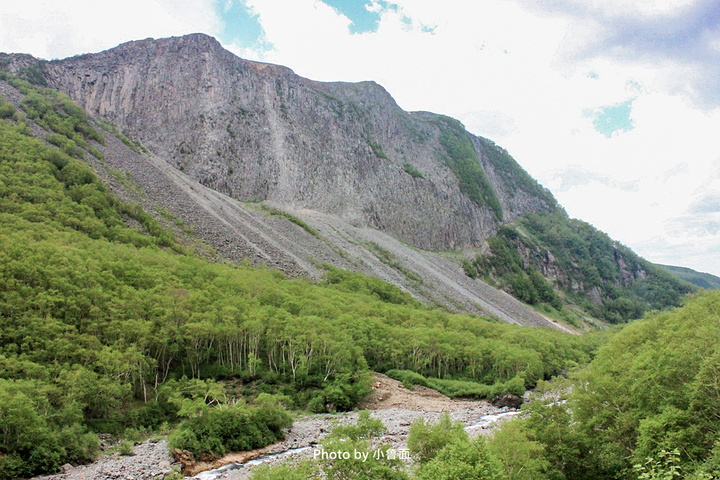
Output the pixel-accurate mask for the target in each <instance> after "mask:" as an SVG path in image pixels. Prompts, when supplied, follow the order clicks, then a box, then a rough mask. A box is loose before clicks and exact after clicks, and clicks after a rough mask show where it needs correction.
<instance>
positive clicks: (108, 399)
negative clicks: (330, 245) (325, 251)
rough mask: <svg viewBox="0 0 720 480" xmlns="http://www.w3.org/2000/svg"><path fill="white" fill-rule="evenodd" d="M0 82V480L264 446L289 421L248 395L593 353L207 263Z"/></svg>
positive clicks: (377, 292) (487, 370)
mask: <svg viewBox="0 0 720 480" xmlns="http://www.w3.org/2000/svg"><path fill="white" fill-rule="evenodd" d="M5 78H6V79H8V80H9V81H11V82H12V83H13V85H15V86H16V87H17V88H18V89H19V91H20V92H22V93H23V95H24V98H25V99H24V100H23V101H21V102H19V104H18V106H14V105H13V104H11V103H10V102H8V101H6V100H2V105H0V112H2V117H3V119H2V120H0V478H14V477H22V476H30V475H33V474H38V473H43V472H52V471H55V470H56V469H57V468H58V467H59V466H60V465H62V464H63V463H66V462H82V461H87V460H89V459H91V458H92V457H93V455H94V454H95V452H96V447H97V443H96V437H95V436H94V434H95V433H97V432H110V433H114V434H120V435H122V432H123V431H124V430H125V429H128V428H135V429H138V428H143V429H147V428H150V429H152V428H157V427H158V426H159V425H160V424H161V423H162V422H169V423H170V424H171V425H173V424H176V423H177V422H179V421H180V420H182V423H181V424H180V427H179V428H178V430H177V431H176V433H175V434H174V435H173V436H172V437H171V439H172V441H173V442H174V445H177V446H180V447H183V448H188V449H190V450H192V451H194V452H196V453H197V454H200V453H208V454H210V455H216V454H220V453H222V452H223V451H224V449H226V448H233V446H234V447H238V446H242V445H251V446H256V445H257V444H258V443H257V442H261V443H267V442H270V441H274V440H275V439H276V438H278V436H279V435H281V427H282V426H284V425H286V423H287V417H286V414H285V413H283V408H282V407H281V406H280V405H279V403H278V401H279V400H278V399H273V398H269V397H267V396H265V395H261V394H263V393H283V394H285V395H287V399H286V401H287V402H289V405H290V406H292V407H293V408H308V409H310V410H314V411H325V410H343V409H349V408H352V407H353V406H354V405H355V404H356V403H357V402H358V401H359V400H360V399H361V397H362V395H363V394H364V393H365V392H367V386H368V378H369V376H368V372H370V371H371V370H376V371H381V372H382V371H386V370H389V369H399V370H412V371H414V372H418V373H420V374H422V375H425V376H427V377H442V378H444V379H445V380H447V381H448V383H447V384H446V385H448V387H453V388H456V387H457V384H454V383H451V382H450V381H451V380H456V381H462V382H464V383H461V385H465V386H467V384H471V385H477V382H480V383H484V384H494V385H495V386H494V389H493V392H501V391H503V389H504V388H505V385H510V386H515V385H517V384H518V383H520V384H521V385H522V384H524V385H525V386H532V385H534V384H535V383H536V382H537V381H539V380H540V379H543V378H549V377H550V376H552V375H555V374H557V373H559V372H561V371H563V370H565V369H567V368H568V367H570V366H573V365H576V364H583V363H586V362H587V361H588V360H589V359H590V357H591V355H592V352H593V351H594V348H595V346H596V341H597V340H598V338H597V337H589V336H585V337H577V336H572V335H566V334H561V333H559V332H555V331H549V330H541V329H526V328H521V327H516V326H512V325H507V324H499V323H495V322H492V321H490V320H487V319H482V318H478V317H473V316H469V315H452V314H448V313H446V312H441V311H435V310H429V309H426V308H424V307H422V306H420V305H419V304H418V303H417V302H416V301H415V300H413V299H412V298H411V297H410V296H409V295H407V294H405V293H403V292H402V291H400V290H399V289H397V288H396V287H393V286H391V285H389V284H386V283H384V282H381V281H379V280H376V279H371V278H367V277H362V276H360V275H357V274H352V273H349V272H344V271H337V270H330V271H329V272H328V274H327V279H326V281H324V282H322V283H319V284H315V283H312V282H310V281H307V280H286V279H284V278H283V275H282V274H281V273H279V272H276V271H269V270H257V269H252V268H247V267H243V266H235V265H227V264H212V263H208V262H207V261H205V260H203V259H201V258H198V257H196V256H195V255H194V254H192V253H191V252H188V251H186V249H185V248H183V247H182V246H180V245H178V244H177V243H176V241H175V240H174V239H173V238H172V235H171V234H170V233H169V232H168V231H167V230H165V229H163V228H162V226H161V225H160V224H159V223H158V222H157V221H155V220H154V219H153V217H152V216H150V215H149V214H147V213H146V212H144V211H143V210H142V209H141V208H140V207H139V206H134V205H127V204H124V203H123V202H121V201H119V200H117V199H116V198H115V197H113V196H112V195H111V194H110V193H109V192H108V190H107V188H106V187H105V186H104V185H103V184H102V183H101V182H100V181H99V180H98V178H97V177H96V176H95V175H94V173H93V172H92V170H91V169H90V168H89V167H88V166H87V164H85V163H84V162H83V161H82V158H83V157H84V156H86V155H94V156H96V157H98V158H102V142H103V138H102V135H101V134H99V133H98V131H97V130H96V129H94V128H93V126H92V122H91V121H90V120H89V119H88V118H87V117H85V114H84V113H83V112H82V110H80V109H77V108H73V107H72V104H71V103H68V102H69V101H68V100H67V99H66V98H65V97H62V96H60V95H59V94H57V93H56V92H53V91H52V90H47V89H38V88H36V87H34V86H31V85H29V84H27V83H24V82H19V81H17V80H16V79H12V78H10V77H5ZM33 119H35V120H36V121H37V122H33ZM35 130H36V131H41V132H42V134H41V136H44V137H46V138H47V140H48V142H49V143H47V142H45V141H43V140H41V139H40V138H36V137H35V135H34V134H33V131H35ZM128 225H133V227H129V226H128ZM218 381H221V382H222V383H217V382H218ZM455 393H456V394H458V395H463V394H471V395H473V394H475V393H473V392H470V393H468V390H467V389H466V390H463V389H460V390H459V391H458V390H456V391H455ZM256 397H257V398H256ZM239 398H247V399H248V401H250V402H251V404H250V405H244V404H243V402H237V401H236V400H237V399H239ZM233 399H235V400H233ZM223 404H225V407H224V408H223V409H221V410H216V409H217V407H218V406H219V405H223ZM208 422H210V423H208ZM213 422H216V423H217V424H220V423H222V424H223V425H225V426H226V427H227V428H226V429H225V430H224V431H227V432H234V433H233V434H234V436H233V437H232V438H230V437H228V438H226V437H222V436H220V435H219V434H217V429H213V426H214V425H215V423H213ZM232 425H235V426H236V427H237V428H231V427H230V426H232ZM243 425H244V426H243ZM248 425H251V426H253V425H254V426H253V427H252V428H253V429H255V430H253V432H258V433H257V434H255V433H252V434H251V433H248V431H245V430H243V429H247V428H250V427H248ZM261 427H262V428H261ZM203 432H204V433H203ZM213 432H215V433H213Z"/></svg>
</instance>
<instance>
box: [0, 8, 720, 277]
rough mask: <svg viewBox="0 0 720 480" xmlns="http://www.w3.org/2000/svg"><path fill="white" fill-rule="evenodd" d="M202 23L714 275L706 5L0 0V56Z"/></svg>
mask: <svg viewBox="0 0 720 480" xmlns="http://www.w3.org/2000/svg"><path fill="white" fill-rule="evenodd" d="M194 32H203V33H207V34H209V35H212V36H214V37H216V38H217V39H218V40H219V41H220V42H221V43H222V44H223V45H224V46H225V48H227V49H228V50H230V51H232V52H234V53H236V54H237V55H239V56H241V57H243V58H247V59H250V60H259V61H264V62H271V63H277V64H281V65H285V66H287V67H290V68H291V69H293V70H294V71H295V72H296V73H297V74H299V75H302V76H304V77H307V78H311V79H313V80H320V81H349V82H355V81H363V80H374V81H376V82H377V83H379V84H381V85H382V86H383V87H385V88H386V89H387V90H388V91H389V92H390V94H391V95H392V96H393V97H394V98H395V100H396V101H397V103H398V104H399V105H400V107H402V108H403V109H405V110H408V111H414V110H425V111H431V112H436V113H441V114H445V115H449V116H452V117H455V118H457V119H459V120H460V121H462V122H463V123H464V124H465V126H466V128H467V129H468V130H469V131H471V132H472V133H474V134H477V135H482V136H484V137H488V138H490V139H492V140H493V141H495V142H496V143H497V144H499V145H501V146H503V147H504V148H506V149H507V150H508V151H509V152H510V153H511V154H512V155H513V157H514V158H515V159H516V160H517V161H518V163H519V164H520V165H521V166H522V167H523V168H525V169H526V170H527V171H528V172H529V173H530V174H531V175H532V176H533V177H534V178H535V179H537V180H538V181H539V182H540V183H542V184H543V185H544V186H545V187H547V188H549V189H550V190H551V191H552V193H553V194H554V195H555V197H556V198H557V199H558V201H559V202H560V203H561V204H562V205H563V207H564V208H565V209H566V210H567V212H568V214H569V215H570V216H572V217H575V218H580V219H582V220H585V221H587V222H589V223H591V224H592V225H594V226H595V227H596V228H599V229H600V230H602V231H604V232H606V233H608V234H609V235H610V236H611V237H612V238H614V239H616V240H619V241H620V242H622V243H623V244H625V245H627V246H629V247H630V248H632V249H633V250H634V251H635V252H636V253H638V254H640V255H642V256H643V257H645V258H647V259H648V260H650V261H653V262H656V263H665V264H671V265H680V266H686V267H690V268H694V269H696V270H699V271H703V272H709V273H713V274H715V275H720V141H718V138H720V0H602V1H589V0H562V1H561V0H540V1H538V0H443V1H438V0H125V1H123V2H116V1H107V0H101V1H98V0H92V1H91V0H23V1H22V2H16V1H11V0H0V51H3V52H23V53H30V54H32V55H35V56H37V57H40V58H45V59H52V58H64V57H67V56H72V55H76V54H81V53H89V52H97V51H101V50H104V49H108V48H112V47H114V46H116V45H118V44H119V43H122V42H125V41H129V40H137V39H143V38H148V37H153V38H162V37H167V36H176V35H182V34H187V33H194Z"/></svg>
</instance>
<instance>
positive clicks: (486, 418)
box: [465, 410, 520, 432]
mask: <svg viewBox="0 0 720 480" xmlns="http://www.w3.org/2000/svg"><path fill="white" fill-rule="evenodd" d="M519 413H520V412H519V411H517V410H510V411H508V412H500V413H492V414H490V415H483V417H482V418H481V419H480V421H479V422H478V423H474V424H472V425H469V426H467V427H465V431H466V432H469V431H470V430H475V429H476V428H483V427H487V426H488V425H490V424H491V423H493V422H496V421H498V420H500V419H501V418H505V417H513V416H515V415H517V414H519Z"/></svg>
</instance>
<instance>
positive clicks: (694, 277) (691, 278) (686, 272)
mask: <svg viewBox="0 0 720 480" xmlns="http://www.w3.org/2000/svg"><path fill="white" fill-rule="evenodd" d="M657 266H658V267H660V268H662V269H664V270H667V271H668V272H670V273H672V274H673V275H675V276H676V277H678V278H680V279H682V280H685V281H686V282H690V283H692V284H693V285H697V286H698V287H700V288H704V289H705V290H719V289H720V277H717V276H715V275H712V274H710V273H704V272H698V271H697V270H693V269H692V268H687V267H674V266H672V265H660V264H657Z"/></svg>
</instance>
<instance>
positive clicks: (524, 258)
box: [464, 208, 696, 323]
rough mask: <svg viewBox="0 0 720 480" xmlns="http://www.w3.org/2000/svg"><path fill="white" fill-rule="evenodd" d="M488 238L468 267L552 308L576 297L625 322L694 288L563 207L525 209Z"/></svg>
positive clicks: (595, 312) (586, 307)
mask: <svg viewBox="0 0 720 480" xmlns="http://www.w3.org/2000/svg"><path fill="white" fill-rule="evenodd" d="M488 244H489V247H490V248H489V252H488V253H487V254H485V255H480V256H478V257H476V258H475V260H474V261H472V262H470V261H466V262H465V264H464V268H465V271H466V273H467V274H468V275H469V276H471V277H481V278H484V279H486V280H487V281H489V282H490V283H494V284H495V285H497V286H498V287H500V288H503V289H505V290H506V291H508V293H510V294H512V295H513V296H515V297H516V298H518V299H519V300H522V301H523V302H525V303H528V304H531V305H538V306H541V307H543V308H544V310H545V311H546V312H548V313H555V314H557V312H559V311H560V310H562V308H563V305H564V304H570V305H576V306H579V307H580V308H581V309H582V310H583V311H584V312H587V313H589V314H590V315H591V316H593V317H594V318H599V319H602V320H605V321H607V322H610V323H623V322H627V321H628V320H631V319H637V318H640V317H642V316H643V314H644V313H645V312H648V311H651V310H657V309H662V308H667V307H673V306H678V305H680V303H681V302H682V299H683V298H684V297H685V295H687V294H688V293H691V292H693V291H694V290H696V287H695V286H694V285H692V284H690V283H688V282H685V281H683V280H680V279H679V278H677V277H675V276H674V275H671V274H670V273H668V272H667V271H665V270H663V269H661V268H659V267H657V266H656V265H653V264H651V263H650V262H648V261H646V260H644V259H642V258H640V257H638V256H637V255H635V253H633V252H632V251H631V250H630V249H629V248H627V247H625V246H623V245H621V244H619V243H618V242H615V241H613V240H612V239H611V238H610V237H608V236H607V235H606V234H604V233H602V232H600V231H599V230H597V229H595V228H594V227H593V226H592V225H589V224H588V223H585V222H583V221H581V220H575V219H571V218H569V217H568V216H567V214H566V213H565V211H564V210H562V209H561V208H556V209H555V210H554V211H552V212H537V213H529V214H525V215H524V216H522V217H520V218H518V219H516V220H515V221H514V222H513V223H512V224H507V225H504V226H502V227H501V228H500V229H499V230H498V233H497V235H496V236H494V237H491V238H490V239H489V240H488ZM548 278H550V280H548ZM566 319H567V320H568V321H572V317H567V318H566Z"/></svg>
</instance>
